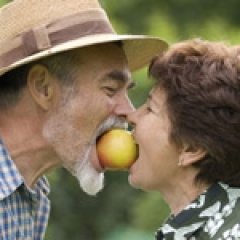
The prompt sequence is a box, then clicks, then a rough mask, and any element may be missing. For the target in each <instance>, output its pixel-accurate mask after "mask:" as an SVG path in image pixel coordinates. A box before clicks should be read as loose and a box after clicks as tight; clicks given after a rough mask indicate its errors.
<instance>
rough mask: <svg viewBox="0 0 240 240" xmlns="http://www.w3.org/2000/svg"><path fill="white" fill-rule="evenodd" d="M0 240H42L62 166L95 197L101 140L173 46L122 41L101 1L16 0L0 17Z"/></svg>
mask: <svg viewBox="0 0 240 240" xmlns="http://www.w3.org/2000/svg"><path fill="white" fill-rule="evenodd" d="M0 24H1V26H2V27H1V35H0V46H1V47H0V139H1V142H0V152H1V153H0V213H1V215H0V238H1V239H36V240H37V239H43V236H44V232H45V228H46V225H47V220H48V215H49V201H48V198H47V193H48V191H49V188H48V184H47V180H46V179H45V178H44V176H43V174H44V173H46V172H47V171H49V170H51V169H53V168H55V167H56V166H59V165H62V166H64V167H65V168H66V169H68V170H69V171H70V172H71V173H72V174H73V175H75V176H76V177H77V178H78V180H79V183H80V185H81V187H82V189H83V190H84V191H85V192H87V193H89V194H92V195H93V194H96V193H97V192H98V191H100V190H101V188H102V186H103V173H102V171H101V167H100V165H99V163H98V158H97V155H96V148H95V142H96V138H97V137H98V136H99V135H100V134H101V133H102V132H104V131H106V130H107V129H109V128H111V127H113V126H116V125H122V124H123V122H124V120H125V116H126V114H127V113H129V112H130V111H132V105H131V103H130V101H129V99H128V96H127V90H128V89H129V88H130V87H131V86H132V85H133V82H132V80H131V76H130V71H129V69H130V70H135V69H137V68H139V67H141V66H143V65H144V64H145V63H147V62H148V61H149V60H150V59H151V58H152V57H153V55H155V54H157V53H159V52H161V51H163V50H164V49H165V48H166V46H167V44H166V43H165V42H164V41H162V40H160V39H157V38H151V37H144V36H130V35H124V36H122V35H121V36H120V35H117V34H115V33H114V31H113V28H112V26H111V24H110V22H109V20H108V18H107V16H106V14H105V12H104V10H103V9H102V8H101V7H100V6H99V3H98V1H97V0H68V1H63V0H41V1H39V0H28V1H26V0H15V1H12V2H11V3H9V4H8V5H5V6H4V7H3V8H2V9H1V10H0Z"/></svg>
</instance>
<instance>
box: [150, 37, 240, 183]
mask: <svg viewBox="0 0 240 240" xmlns="http://www.w3.org/2000/svg"><path fill="white" fill-rule="evenodd" d="M149 75H150V76H151V77H152V78H153V79H154V80H155V83H156V87H160V88H161V89H164V91H165V92H166V96H167V110H168V114H169V119H170V122H171V125H172V130H171V134H170V138H171V140H173V142H174V143H176V144H178V145H181V144H183V143H187V144H189V145H190V146H192V147H195V148H196V147H201V148H203V149H205V150H206V152H207V154H206V155H205V157H203V159H201V160H200V161H198V162H197V163H195V164H194V166H195V167H196V168H198V169H199V173H198V175H197V177H196V181H204V182H208V183H214V182H217V181H222V182H224V183H227V184H229V185H231V186H240V151H239V150H240V60H239V58H238V57H237V51H234V49H233V48H232V47H230V46H227V45H226V44H224V43H221V42H215V43H214V42H208V41H203V40H200V39H194V40H188V41H184V42H181V43H178V44H175V45H173V46H172V47H171V48H170V49H169V50H168V51H166V52H165V53H163V54H162V55H161V56H158V57H156V58H155V59H154V60H153V61H152V63H151V65H150V67H149Z"/></svg>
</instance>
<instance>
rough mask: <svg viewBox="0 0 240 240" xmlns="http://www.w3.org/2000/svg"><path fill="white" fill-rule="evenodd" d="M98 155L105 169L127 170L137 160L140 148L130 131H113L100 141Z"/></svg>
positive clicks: (105, 134) (108, 132)
mask: <svg viewBox="0 0 240 240" xmlns="http://www.w3.org/2000/svg"><path fill="white" fill-rule="evenodd" d="M97 153H98V158H99V162H100V164H101V165H102V167H103V168H104V169H109V170H127V169H129V167H130V166H131V165H132V164H133V162H134V161H135V160H136V159H137V156H138V148H137V145H136V143H135V141H134V138H133V136H132V134H131V132H130V131H127V130H125V129H112V130H109V131H107V132H106V133H104V134H103V135H102V136H101V137H100V138H99V139H98V141H97Z"/></svg>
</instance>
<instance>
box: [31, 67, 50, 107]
mask: <svg viewBox="0 0 240 240" xmlns="http://www.w3.org/2000/svg"><path fill="white" fill-rule="evenodd" d="M27 84H28V88H29V91H30V93H31V95H32V97H33V99H34V100H35V102H36V103H37V104H38V105H39V106H40V107H41V108H43V109H44V110H48V109H49V107H50V106H51V103H52V100H53V97H54V81H53V77H52V76H51V75H50V73H49V71H48V69H47V68H46V67H44V66H42V65H39V64H36V65H34V66H33V67H32V68H31V69H30V71H29V73H28V77H27Z"/></svg>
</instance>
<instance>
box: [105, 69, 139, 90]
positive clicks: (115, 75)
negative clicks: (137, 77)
mask: <svg viewBox="0 0 240 240" xmlns="http://www.w3.org/2000/svg"><path fill="white" fill-rule="evenodd" d="M106 77H107V78H110V79H112V80H116V81H118V82H120V83H122V84H125V83H128V82H129V84H128V88H133V87H134V86H135V82H134V81H132V80H131V78H130V74H128V73H127V72H123V71H117V70H115V71H112V72H110V73H108V74H107V76H106Z"/></svg>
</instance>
